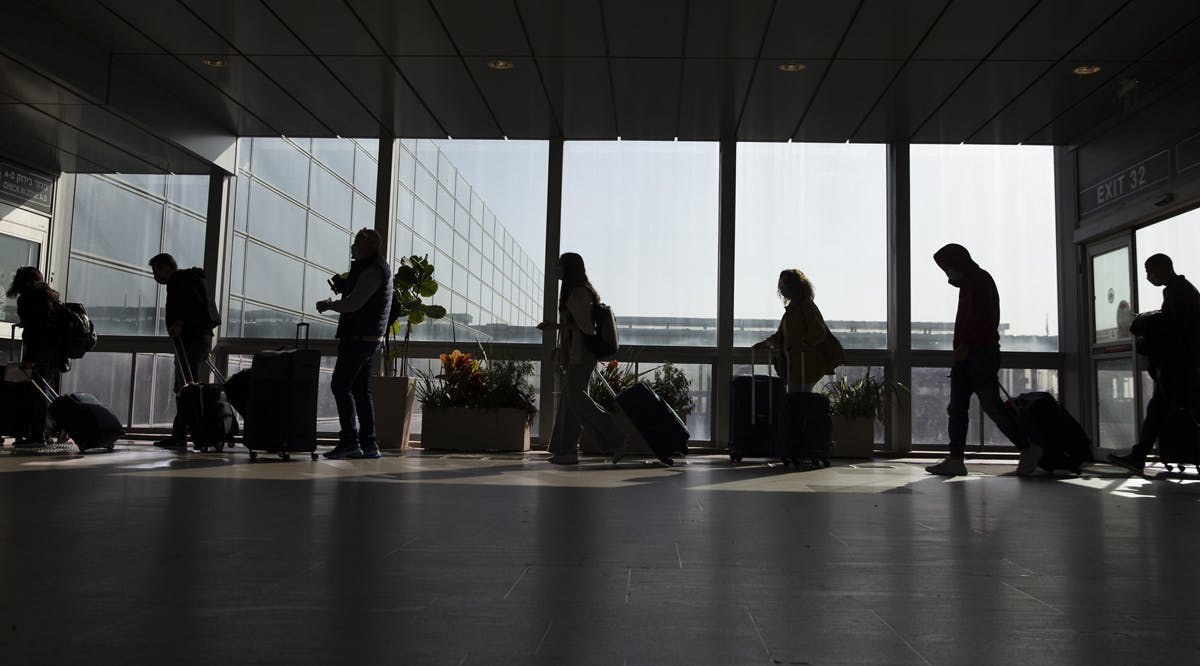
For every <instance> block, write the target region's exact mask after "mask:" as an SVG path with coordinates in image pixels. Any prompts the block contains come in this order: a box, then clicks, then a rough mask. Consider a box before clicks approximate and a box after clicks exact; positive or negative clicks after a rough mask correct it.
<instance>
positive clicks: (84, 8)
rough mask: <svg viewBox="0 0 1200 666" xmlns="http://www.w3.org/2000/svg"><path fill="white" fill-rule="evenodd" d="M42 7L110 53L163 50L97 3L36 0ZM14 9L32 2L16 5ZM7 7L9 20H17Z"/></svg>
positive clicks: (92, 1) (71, 0) (73, 0)
mask: <svg viewBox="0 0 1200 666" xmlns="http://www.w3.org/2000/svg"><path fill="white" fill-rule="evenodd" d="M37 4H38V6H39V7H41V8H44V9H45V10H46V11H48V12H50V13H51V14H53V15H54V16H55V17H56V18H57V19H58V20H60V21H62V22H63V23H65V24H67V25H70V26H72V27H74V28H75V29H77V30H80V31H81V32H83V33H86V34H87V36H88V39H90V40H91V41H93V42H95V43H96V45H97V46H100V47H103V48H105V49H108V50H109V51H124V52H130V51H132V52H137V53H152V52H156V51H161V49H159V48H158V47H157V46H155V45H154V43H153V42H151V41H150V40H149V39H147V38H146V37H145V36H144V35H142V34H141V33H139V32H138V31H137V30H136V29H134V28H133V27H132V26H130V25H129V24H128V23H126V22H125V21H123V20H122V19H121V18H120V17H118V16H117V15H116V14H113V13H112V12H110V11H109V10H107V9H105V8H104V7H102V6H100V3H98V2H95V1H94V0H37ZM14 5H15V6H20V5H29V3H14ZM10 11H11V10H10V8H7V7H6V8H5V13H6V14H8V16H7V17H6V18H7V19H8V20H15V17H13V16H12V15H11V13H9V12H10Z"/></svg>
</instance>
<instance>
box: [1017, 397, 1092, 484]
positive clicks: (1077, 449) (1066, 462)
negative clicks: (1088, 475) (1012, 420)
mask: <svg viewBox="0 0 1200 666" xmlns="http://www.w3.org/2000/svg"><path fill="white" fill-rule="evenodd" d="M1003 388H1004V387H1003V386H1002V387H1001V389H1003ZM1007 394H1008V392H1007V391H1005V395H1007ZM1008 405H1009V406H1010V407H1011V408H1012V410H1013V411H1014V413H1015V414H1016V416H1017V425H1018V426H1020V428H1021V432H1022V433H1023V434H1024V435H1025V436H1026V437H1028V438H1029V441H1030V442H1032V443H1034V444H1036V445H1037V446H1039V447H1041V449H1042V457H1041V459H1040V460H1039V461H1038V467H1041V468H1042V469H1044V470H1046V471H1047V472H1053V471H1054V470H1057V469H1066V470H1070V471H1072V472H1075V473H1076V474H1078V473H1079V472H1080V470H1081V469H1082V467H1083V465H1084V464H1085V463H1089V462H1091V461H1092V440H1091V439H1089V438H1088V436H1087V433H1086V432H1084V430H1083V426H1081V425H1079V422H1078V421H1076V420H1075V417H1073V416H1071V414H1070V413H1069V412H1067V410H1065V409H1063V408H1062V405H1060V404H1058V401H1057V400H1055V399H1054V396H1053V395H1051V394H1050V393H1047V392H1045V391H1032V392H1029V393H1022V394H1020V395H1018V396H1017V397H1015V398H1013V397H1009V398H1008Z"/></svg>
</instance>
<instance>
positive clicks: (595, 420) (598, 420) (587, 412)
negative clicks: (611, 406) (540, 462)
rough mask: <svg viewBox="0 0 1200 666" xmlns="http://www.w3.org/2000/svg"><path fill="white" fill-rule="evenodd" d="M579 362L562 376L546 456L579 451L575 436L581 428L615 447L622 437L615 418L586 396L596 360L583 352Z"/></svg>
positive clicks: (568, 367)
mask: <svg viewBox="0 0 1200 666" xmlns="http://www.w3.org/2000/svg"><path fill="white" fill-rule="evenodd" d="M583 356H584V358H583V363H572V364H570V365H568V366H567V367H566V371H565V373H564V376H563V385H562V394H561V395H559V399H558V414H557V417H556V418H555V419H554V435H553V436H552V437H551V438H550V447H549V448H550V453H552V454H560V453H561V454H572V453H578V452H579V435H580V434H581V433H582V432H583V429H584V428H589V429H591V430H593V431H595V432H596V433H597V434H598V435H599V436H600V440H601V441H603V442H607V443H608V445H609V446H610V447H616V446H617V445H618V444H620V443H621V441H622V440H623V439H624V438H625V433H624V432H623V431H622V430H621V428H620V426H618V425H617V421H616V417H615V416H613V415H612V414H609V413H608V412H606V411H604V410H603V409H601V408H600V406H599V405H597V404H596V401H595V400H592V398H591V396H589V395H588V393H587V388H588V382H589V381H590V380H591V377H592V370H593V369H595V367H596V360H595V357H593V356H592V355H591V354H589V353H588V352H586V351H585V352H584V353H583Z"/></svg>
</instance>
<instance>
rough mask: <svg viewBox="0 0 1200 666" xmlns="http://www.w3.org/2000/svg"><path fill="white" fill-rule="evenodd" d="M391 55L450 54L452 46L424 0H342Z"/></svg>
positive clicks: (452, 52)
mask: <svg viewBox="0 0 1200 666" xmlns="http://www.w3.org/2000/svg"><path fill="white" fill-rule="evenodd" d="M346 4H347V5H348V6H349V8H350V11H351V13H353V14H356V15H357V16H358V18H359V20H360V21H361V22H362V23H364V24H365V25H367V26H368V28H369V29H370V31H371V34H373V35H374V36H375V38H376V39H378V40H379V43H380V44H382V45H383V49H384V51H386V52H387V53H388V54H391V55H415V56H452V55H455V52H454V46H453V45H452V44H451V43H450V38H449V37H447V36H446V31H445V30H444V29H443V28H442V24H441V23H440V22H438V19H437V14H435V13H434V12H433V8H432V7H430V5H429V3H428V2H427V1H426V0H346Z"/></svg>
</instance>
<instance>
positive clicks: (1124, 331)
mask: <svg viewBox="0 0 1200 666" xmlns="http://www.w3.org/2000/svg"><path fill="white" fill-rule="evenodd" d="M1134 257H1135V253H1134V249H1133V237H1132V235H1131V234H1128V233H1126V234H1122V235H1121V236H1119V237H1117V238H1113V239H1110V240H1108V241H1105V242H1103V243H1097V244H1094V245H1092V246H1090V247H1089V248H1088V284H1089V285H1090V287H1091V296H1092V301H1091V302H1092V307H1091V337H1092V340H1091V346H1092V375H1093V377H1094V378H1095V384H1094V388H1095V393H1094V395H1095V404H1094V405H1093V414H1094V416H1095V423H1093V425H1094V426H1095V429H1094V432H1095V433H1096V440H1095V441H1094V442H1093V444H1094V445H1095V446H1096V447H1097V448H1100V449H1107V450H1116V449H1126V448H1129V447H1130V446H1132V445H1133V444H1134V443H1135V442H1136V437H1137V429H1138V424H1139V423H1140V421H1141V411H1142V407H1141V392H1142V387H1141V385H1140V382H1138V381H1137V378H1138V376H1139V375H1138V370H1139V368H1138V359H1137V355H1136V354H1135V353H1134V350H1133V337H1132V336H1131V335H1130V333H1129V325H1130V323H1131V322H1132V321H1133V317H1134V315H1135V314H1136V313H1137V312H1138V301H1137V289H1136V283H1135V281H1136V280H1137V277H1138V273H1137V271H1136V269H1135V267H1134Z"/></svg>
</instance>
